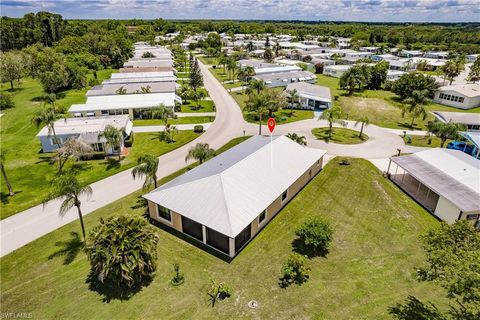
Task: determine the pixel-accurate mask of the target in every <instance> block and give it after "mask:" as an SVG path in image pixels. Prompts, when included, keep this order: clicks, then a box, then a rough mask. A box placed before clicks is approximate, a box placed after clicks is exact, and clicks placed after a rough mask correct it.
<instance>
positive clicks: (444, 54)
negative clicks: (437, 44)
mask: <svg viewBox="0 0 480 320" xmlns="http://www.w3.org/2000/svg"><path fill="white" fill-rule="evenodd" d="M449 55H450V53H449V52H448V51H428V52H427V53H425V54H424V55H423V56H424V57H425V58H432V59H448V56H449Z"/></svg>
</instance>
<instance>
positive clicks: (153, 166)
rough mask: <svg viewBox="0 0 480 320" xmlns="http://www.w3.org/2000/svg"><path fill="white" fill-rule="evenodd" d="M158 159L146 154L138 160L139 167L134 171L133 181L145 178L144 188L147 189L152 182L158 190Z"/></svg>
mask: <svg viewBox="0 0 480 320" xmlns="http://www.w3.org/2000/svg"><path fill="white" fill-rule="evenodd" d="M157 170H158V158H157V157H154V156H152V155H150V154H145V155H143V156H140V157H139V158H138V159H137V166H136V167H135V168H133V170H132V176H133V179H136V178H137V177H139V178H141V177H145V182H144V183H143V188H144V189H145V188H147V187H148V185H150V184H151V183H152V182H153V184H154V185H155V189H156V188H157V180H158V179H157Z"/></svg>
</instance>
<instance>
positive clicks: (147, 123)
mask: <svg viewBox="0 0 480 320" xmlns="http://www.w3.org/2000/svg"><path fill="white" fill-rule="evenodd" d="M214 120H215V117H205V116H201V117H180V118H176V119H168V123H169V124H192V123H207V122H213V121H214ZM133 125H134V126H137V127H141V126H163V120H160V119H145V120H133Z"/></svg>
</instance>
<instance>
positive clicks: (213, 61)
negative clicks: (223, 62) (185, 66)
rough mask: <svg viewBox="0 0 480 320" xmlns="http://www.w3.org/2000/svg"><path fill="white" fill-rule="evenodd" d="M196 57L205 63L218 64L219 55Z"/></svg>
mask: <svg viewBox="0 0 480 320" xmlns="http://www.w3.org/2000/svg"><path fill="white" fill-rule="evenodd" d="M196 58H197V59H198V60H200V61H202V63H203V64H208V65H210V64H217V63H218V58H217V57H206V56H196Z"/></svg>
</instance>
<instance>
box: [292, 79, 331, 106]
mask: <svg viewBox="0 0 480 320" xmlns="http://www.w3.org/2000/svg"><path fill="white" fill-rule="evenodd" d="M293 90H296V91H297V92H298V95H299V97H300V106H299V107H300V108H301V109H310V110H319V109H326V108H330V107H331V106H332V95H331V93H330V89H329V88H327V87H322V86H318V85H315V84H310V83H305V82H297V83H291V84H289V85H288V86H287V89H286V90H285V94H288V92H289V91H293ZM290 107H291V108H292V107H294V106H290Z"/></svg>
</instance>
